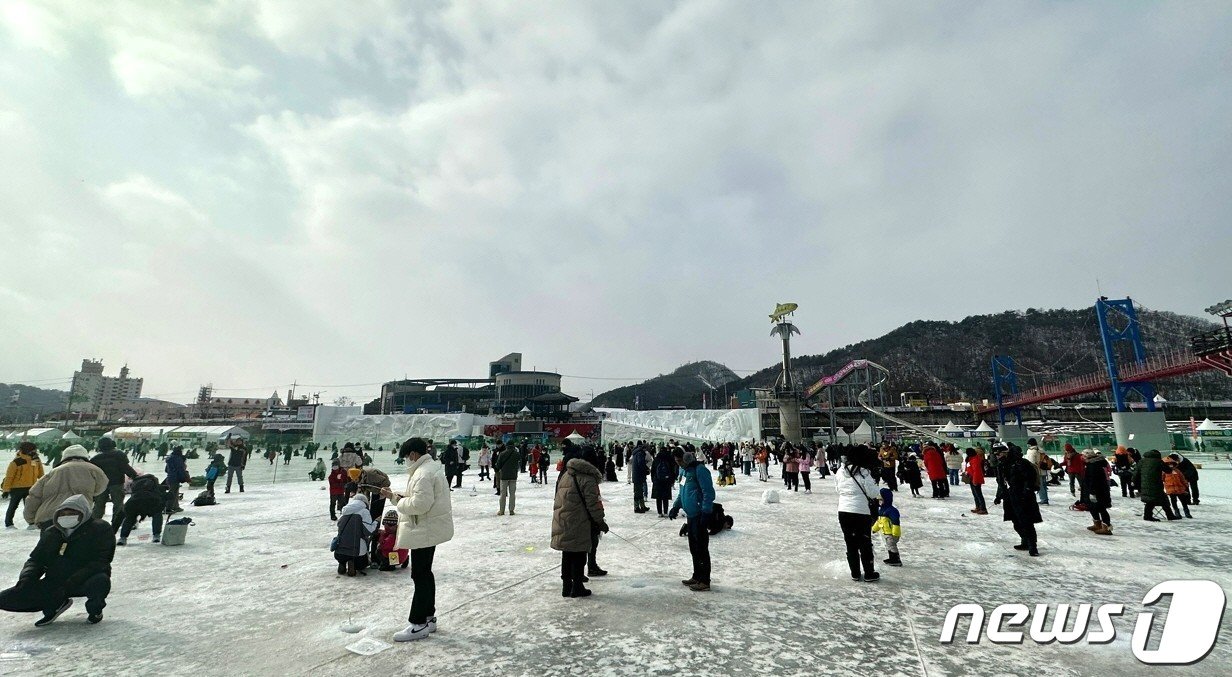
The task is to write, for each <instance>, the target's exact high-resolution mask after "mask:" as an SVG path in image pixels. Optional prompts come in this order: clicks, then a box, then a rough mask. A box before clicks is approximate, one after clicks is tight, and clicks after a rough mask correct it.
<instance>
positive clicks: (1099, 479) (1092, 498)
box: [1082, 449, 1112, 536]
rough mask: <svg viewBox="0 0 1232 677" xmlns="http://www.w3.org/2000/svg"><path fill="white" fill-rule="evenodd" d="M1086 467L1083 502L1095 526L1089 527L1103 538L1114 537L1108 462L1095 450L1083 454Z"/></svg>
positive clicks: (1083, 477) (1083, 474) (1083, 478)
mask: <svg viewBox="0 0 1232 677" xmlns="http://www.w3.org/2000/svg"><path fill="white" fill-rule="evenodd" d="M1083 456H1085V457H1086V458H1085V461H1086V465H1085V466H1084V467H1085V469H1084V470H1083V473H1082V482H1083V484H1082V490H1083V502H1084V503H1086V506H1087V512H1088V513H1090V515H1091V519H1092V520H1094V521H1095V525H1094V526H1091V527H1087V528H1088V529H1090V530H1091V531H1094V532H1095V533H1097V534H1099V535H1101V536H1111V535H1112V520H1111V518H1109V517H1108V508H1109V507H1111V506H1112V491H1111V490H1109V489H1108V471H1109V465H1108V460H1107V459H1105V458H1104V457H1103V455H1102V454H1100V453H1099V452H1098V451H1096V450H1095V449H1087V450H1086V451H1085V452H1083Z"/></svg>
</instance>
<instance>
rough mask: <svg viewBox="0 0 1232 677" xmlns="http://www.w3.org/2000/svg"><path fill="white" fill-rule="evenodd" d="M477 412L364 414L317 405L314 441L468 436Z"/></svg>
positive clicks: (397, 440)
mask: <svg viewBox="0 0 1232 677" xmlns="http://www.w3.org/2000/svg"><path fill="white" fill-rule="evenodd" d="M476 418H477V417H476V416H475V415H474V414H467V413H458V414H392V415H370V416H368V415H364V413H363V409H362V408H360V407H324V406H322V407H317V412H316V420H315V421H314V422H313V426H312V441H313V442H319V443H321V444H330V443H331V442H337V443H338V444H343V443H345V442H361V443H362V442H367V443H369V444H371V445H372V446H373V447H376V446H385V447H389V446H390V445H393V444H396V443H401V442H404V441H406V440H407V439H408V438H411V437H422V438H424V439H429V440H433V441H435V442H448V441H449V439H450V438H453V437H456V436H458V435H467V436H469V435H470V434H471V433H472V431H473V430H474V425H475V423H477V422H480V421H476Z"/></svg>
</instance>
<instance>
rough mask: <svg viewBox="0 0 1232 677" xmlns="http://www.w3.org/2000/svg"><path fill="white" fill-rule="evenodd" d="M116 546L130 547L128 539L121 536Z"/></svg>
mask: <svg viewBox="0 0 1232 677" xmlns="http://www.w3.org/2000/svg"><path fill="white" fill-rule="evenodd" d="M116 545H128V539H127V538H125V537H123V536H121V537H120V538H119V539H117V540H116Z"/></svg>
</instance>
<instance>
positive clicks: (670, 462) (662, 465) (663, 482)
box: [650, 447, 680, 517]
mask: <svg viewBox="0 0 1232 677" xmlns="http://www.w3.org/2000/svg"><path fill="white" fill-rule="evenodd" d="M679 473H680V468H679V466H677V465H676V461H675V459H673V458H672V454H671V452H669V451H668V450H667V447H660V448H659V453H658V454H655V458H654V463H652V464H651V465H650V481H651V484H652V488H651V490H650V496H651V497H652V498H654V500H655V510H657V511H658V513H659V517H667V512H668V511H669V510H671V507H672V487H673V486H675V484H676V477H677V476H678V475H679Z"/></svg>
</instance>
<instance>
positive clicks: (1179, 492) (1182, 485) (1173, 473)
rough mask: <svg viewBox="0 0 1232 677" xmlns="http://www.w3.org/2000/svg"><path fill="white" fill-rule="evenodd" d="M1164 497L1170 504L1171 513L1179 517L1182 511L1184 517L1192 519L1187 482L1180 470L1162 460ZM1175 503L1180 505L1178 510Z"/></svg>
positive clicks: (1169, 461) (1166, 460)
mask: <svg viewBox="0 0 1232 677" xmlns="http://www.w3.org/2000/svg"><path fill="white" fill-rule="evenodd" d="M1164 495H1165V496H1167V497H1168V500H1169V501H1171V502H1172V512H1175V513H1177V514H1178V515H1179V514H1180V511H1181V510H1184V511H1185V516H1186V517H1188V518H1190V519H1193V515H1191V514H1189V480H1187V479H1185V475H1183V474H1182V473H1181V469H1180V468H1178V467H1177V464H1176V462H1175V461H1173V460H1171V459H1165V460H1164ZM1177 501H1180V504H1181V506H1180V509H1179V510H1178V509H1177V505H1176V504H1177Z"/></svg>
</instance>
